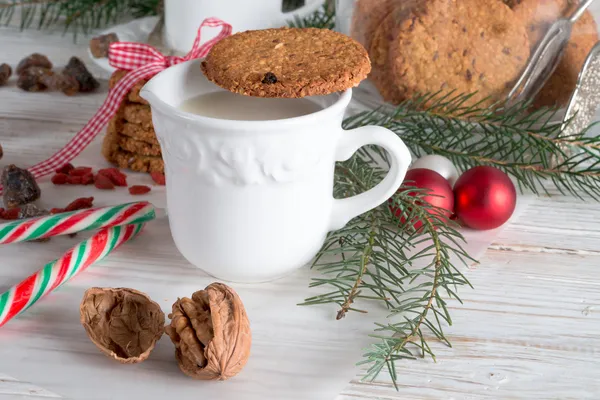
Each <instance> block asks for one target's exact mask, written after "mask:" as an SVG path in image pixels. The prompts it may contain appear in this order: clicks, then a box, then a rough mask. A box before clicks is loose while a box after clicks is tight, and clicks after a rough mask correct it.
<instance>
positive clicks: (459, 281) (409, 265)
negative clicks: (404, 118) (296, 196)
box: [303, 149, 471, 384]
mask: <svg viewBox="0 0 600 400" xmlns="http://www.w3.org/2000/svg"><path fill="white" fill-rule="evenodd" d="M367 151H373V150H372V149H371V150H367ZM372 155H373V154H372ZM374 158H375V157H373V159H370V158H369V157H365V155H364V154H363V155H362V156H355V157H353V158H351V159H350V160H348V161H346V162H344V163H339V164H338V166H337V168H336V175H335V176H336V185H335V197H338V198H339V197H347V196H352V195H356V194H358V193H361V192H363V191H364V190H367V189H369V188H370V187H372V186H374V185H375V184H376V183H378V182H379V181H381V179H382V178H383V177H384V176H385V174H386V168H385V167H382V166H381V165H380V163H378V162H377V161H375V159H374ZM404 189H405V190H404V191H401V192H400V193H398V194H397V195H396V196H394V198H393V199H392V202H391V203H390V204H384V205H382V206H380V207H378V208H376V209H374V210H371V211H369V212H367V213H366V214H363V215H362V216H359V217H357V218H355V219H354V220H352V221H350V223H349V224H348V225H346V226H345V227H344V228H342V229H341V230H339V231H337V232H333V233H331V234H330V235H329V236H328V238H327V241H326V243H325V245H324V247H323V249H322V251H321V252H320V254H319V255H318V257H317V258H316V259H315V262H314V265H313V268H314V269H315V270H317V271H319V272H320V273H321V274H322V276H320V277H318V278H314V279H313V280H312V282H311V284H310V286H311V287H325V288H328V289H327V291H326V292H325V293H323V294H320V295H317V296H313V297H311V298H308V299H306V300H305V302H304V303H303V305H316V304H329V303H333V304H336V305H337V307H338V312H337V319H341V318H343V317H344V316H345V315H347V313H348V312H351V311H357V312H366V311H365V310H363V309H362V307H361V305H360V304H359V303H360V302H361V301H364V300H370V301H376V302H379V303H381V304H382V305H383V306H384V307H386V308H387V309H388V310H389V313H390V316H389V318H388V320H387V321H385V322H380V323H378V324H377V329H376V332H375V334H374V337H375V338H377V339H379V340H380V342H379V343H376V344H374V345H373V346H372V347H371V348H370V349H369V350H368V352H367V353H366V354H365V360H364V361H362V362H361V364H364V363H366V364H369V369H368V371H367V374H366V376H365V379H374V378H375V377H376V376H377V375H378V374H379V373H380V372H381V370H382V369H383V368H384V367H387V368H388V370H389V371H390V373H391V376H392V381H393V382H394V384H395V383H396V380H397V377H396V374H395V365H394V362H395V361H397V360H400V359H406V358H415V357H419V356H420V357H423V356H425V355H429V356H431V357H434V354H433V352H432V351H431V348H430V346H429V344H428V339H427V338H428V335H429V334H431V335H433V336H434V337H436V338H437V339H438V340H440V341H442V342H443V343H445V344H447V345H449V344H450V342H449V340H448V339H447V338H446V337H445V335H444V326H443V325H444V324H448V325H450V324H451V323H452V320H451V318H450V315H449V312H448V309H447V306H446V299H448V298H454V299H457V300H459V298H458V294H457V291H458V288H459V287H460V286H464V285H470V284H469V282H468V281H467V279H466V278H465V277H464V276H463V275H462V273H461V272H460V270H459V267H460V266H464V265H465V264H466V262H467V261H469V260H471V258H470V257H469V256H468V254H466V252H465V251H464V250H463V249H462V245H463V244H464V239H463V237H462V236H461V234H460V233H459V232H458V231H457V230H456V229H455V225H454V224H453V223H452V222H451V221H449V220H448V219H446V218H445V217H444V216H442V210H440V209H436V208H434V207H432V206H430V205H429V204H428V203H426V202H424V201H423V196H425V195H427V194H429V193H428V192H427V190H424V189H418V188H410V187H405V188H404ZM409 193H413V194H411V195H409ZM402 221H404V222H402ZM420 225H422V226H420ZM443 296H445V299H444V298H443ZM459 301H460V300H459ZM429 336H430V335H429Z"/></svg>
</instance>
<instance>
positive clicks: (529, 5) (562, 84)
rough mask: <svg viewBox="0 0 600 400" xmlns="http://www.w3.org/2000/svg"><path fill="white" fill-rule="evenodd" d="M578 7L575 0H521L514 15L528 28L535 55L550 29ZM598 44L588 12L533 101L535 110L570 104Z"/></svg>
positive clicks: (574, 29) (595, 28) (574, 28)
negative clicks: (582, 70)
mask: <svg viewBox="0 0 600 400" xmlns="http://www.w3.org/2000/svg"><path fill="white" fill-rule="evenodd" d="M576 7H577V2H576V1H573V0H519V1H518V2H516V4H515V5H514V8H513V9H514V12H515V14H516V15H517V17H518V18H520V19H521V20H522V21H523V22H524V23H525V25H526V26H527V33H528V34H529V40H530V43H531V48H532V51H533V50H534V49H535V48H536V47H537V45H538V44H539V42H540V41H541V40H542V38H543V37H544V35H545V34H546V32H547V31H548V29H549V28H550V25H551V24H552V23H553V22H554V21H556V20H557V19H559V18H561V17H567V16H569V15H570V14H571V13H572V12H573V11H574V10H575V8H576ZM597 41H598V29H597V26H596V22H595V21H594V17H593V16H592V14H590V12H589V11H586V12H585V13H584V14H583V15H582V16H581V18H580V19H579V20H578V21H577V22H576V23H575V25H574V26H573V31H572V33H571V39H570V40H569V43H568V44H567V47H566V49H565V53H564V54H563V57H562V59H561V61H560V63H559V64H558V66H557V67H556V70H555V71H554V73H553V74H552V76H550V78H549V79H548V81H547V82H546V84H545V85H544V87H543V88H542V90H541V91H540V92H539V93H538V95H537V96H536V98H535V100H534V107H543V106H564V105H566V104H567V102H568V101H569V99H570V97H571V95H572V94H573V91H574V90H575V85H576V84H577V78H578V77H579V72H580V71H581V68H583V64H584V63H585V60H586V58H587V56H588V54H589V52H590V51H591V50H592V48H593V47H594V45H595V44H596V42H597Z"/></svg>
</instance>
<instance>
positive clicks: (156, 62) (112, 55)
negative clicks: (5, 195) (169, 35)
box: [0, 18, 231, 194]
mask: <svg viewBox="0 0 600 400" xmlns="http://www.w3.org/2000/svg"><path fill="white" fill-rule="evenodd" d="M204 27H212V28H214V27H221V32H219V34H218V35H217V36H216V37H215V38H213V39H211V40H209V41H208V42H206V43H204V44H203V45H200V40H201V31H202V28H204ZM229 35H231V25H229V24H228V23H226V22H223V21H221V20H220V19H217V18H207V19H205V20H204V21H203V22H202V24H201V25H200V28H198V34H197V36H196V39H195V40H194V45H193V46H192V50H191V51H190V52H189V53H188V54H187V55H186V56H185V57H176V56H165V55H163V54H161V53H160V52H159V51H158V50H156V49H155V48H154V47H152V46H149V45H147V44H142V43H132V42H116V43H112V44H111V45H110V48H109V51H108V60H109V63H110V65H111V66H113V67H115V68H118V69H124V70H128V71H129V72H128V73H127V75H125V76H124V77H123V78H122V79H121V80H120V81H119V82H118V83H117V84H116V86H115V87H114V88H113V89H112V90H110V92H109V94H108V96H107V97H106V100H104V103H102V106H101V107H100V109H99V110H98V111H97V112H96V114H95V115H94V116H93V117H92V119H91V120H90V121H89V122H88V123H87V124H86V125H85V126H84V127H83V129H82V130H81V131H79V132H78V133H77V134H76V135H75V136H74V137H73V138H72V139H71V140H70V141H69V143H67V144H66V145H65V147H63V148H62V149H61V150H60V151H58V152H57V153H56V154H54V155H53V156H52V157H50V158H48V159H47V160H44V161H42V162H40V163H38V164H35V165H34V166H32V167H30V168H28V169H29V171H30V172H31V173H32V174H33V176H34V177H35V178H39V177H42V176H45V175H48V174H50V173H52V172H54V170H56V169H57V168H60V167H62V166H63V165H65V164H67V163H68V162H70V161H71V160H73V159H74V158H75V157H77V156H78V155H79V154H80V153H81V152H82V151H83V150H84V149H85V148H86V147H87V146H88V145H89V144H90V143H91V141H92V140H93V139H94V138H95V137H96V136H97V135H98V133H100V132H101V131H102V129H103V128H104V127H105V126H106V124H108V121H109V120H110V119H111V118H112V117H113V116H114V115H115V114H116V112H117V110H118V109H119V106H120V105H121V101H123V98H124V97H125V95H126V94H127V93H128V92H129V91H130V90H131V88H132V87H133V86H135V84H136V83H137V82H139V81H141V80H143V79H148V78H150V77H152V76H154V75H156V74H158V73H159V72H161V71H163V70H165V69H167V68H169V67H170V66H172V65H177V64H179V63H182V62H184V61H189V60H192V59H195V58H201V57H205V56H206V55H207V54H208V51H209V50H210V49H211V47H212V46H213V45H214V44H215V43H217V42H218V41H219V40H221V39H223V38H225V37H227V36H229ZM1 193H2V187H1V186H0V194H1Z"/></svg>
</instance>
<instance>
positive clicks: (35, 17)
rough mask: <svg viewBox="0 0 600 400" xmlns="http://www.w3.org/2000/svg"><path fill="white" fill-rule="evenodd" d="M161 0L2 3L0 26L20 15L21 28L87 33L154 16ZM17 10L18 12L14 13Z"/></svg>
mask: <svg viewBox="0 0 600 400" xmlns="http://www.w3.org/2000/svg"><path fill="white" fill-rule="evenodd" d="M161 3H162V0H20V1H19V0H4V1H1V2H0V24H5V25H8V24H10V23H11V21H12V20H13V18H14V17H15V16H16V15H20V24H19V27H20V28H21V29H28V28H30V27H32V26H33V25H34V23H35V26H36V27H37V29H46V28H51V27H55V26H63V28H64V30H65V32H66V31H72V32H73V34H74V37H75V38H76V37H77V35H78V34H80V33H83V34H88V33H90V32H91V31H92V30H94V29H98V28H102V27H105V26H108V25H110V24H115V23H117V22H122V21H126V20H129V19H131V18H132V17H133V18H141V17H145V16H151V15H156V13H157V11H158V10H159V6H160V4H161ZM17 11H18V12H17Z"/></svg>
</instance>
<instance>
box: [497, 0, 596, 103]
mask: <svg viewBox="0 0 600 400" xmlns="http://www.w3.org/2000/svg"><path fill="white" fill-rule="evenodd" d="M594 1H595V0H585V1H583V2H582V3H581V4H580V5H579V7H577V9H576V10H575V11H574V12H573V13H572V14H571V16H570V17H568V18H561V19H559V20H557V21H556V22H555V23H553V24H552V25H551V26H550V29H549V30H548V32H547V33H546V35H545V36H544V38H543V39H542V41H541V42H540V44H539V45H538V47H537V49H536V50H535V51H534V53H533V55H532V56H531V58H530V60H529V63H528V64H527V67H526V68H525V70H524V71H523V73H522V74H521V77H520V78H519V80H518V81H517V83H516V85H515V86H514V87H513V89H512V90H511V91H510V93H509V94H508V97H507V103H508V105H509V106H511V105H514V104H515V103H518V102H520V101H522V100H525V99H533V98H534V97H535V95H537V94H538V92H539V91H540V90H541V88H542V87H543V86H544V84H545V83H546V81H547V80H548V78H550V76H551V75H552V73H553V72H554V70H555V69H556V67H557V65H558V63H559V61H560V59H561V57H562V55H563V52H564V50H565V47H566V45H567V43H568V42H569V39H570V38H571V30H572V29H573V25H574V24H575V22H577V20H578V19H579V17H581V16H582V15H583V13H584V12H585V10H586V9H587V8H588V7H589V6H590V5H591V4H592V3H593V2H594Z"/></svg>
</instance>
